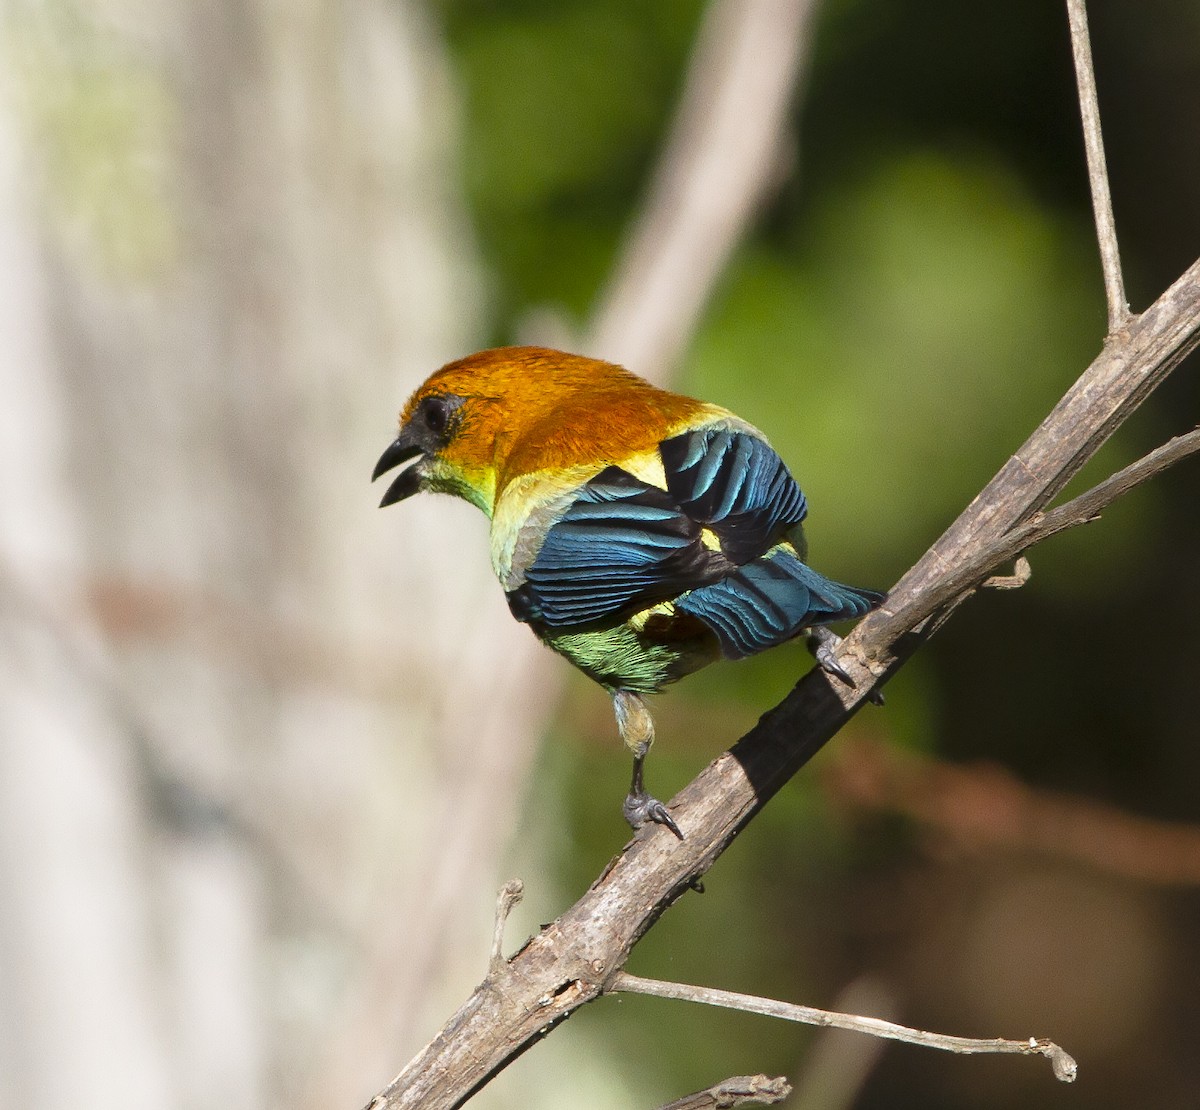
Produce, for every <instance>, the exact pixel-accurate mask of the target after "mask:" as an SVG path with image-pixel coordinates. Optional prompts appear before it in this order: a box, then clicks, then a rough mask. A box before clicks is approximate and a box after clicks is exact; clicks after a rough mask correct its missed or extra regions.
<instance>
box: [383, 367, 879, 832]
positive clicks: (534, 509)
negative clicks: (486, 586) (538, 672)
mask: <svg viewBox="0 0 1200 1110" xmlns="http://www.w3.org/2000/svg"><path fill="white" fill-rule="evenodd" d="M405 463H411V465H409V466H407V467H406V468H405V469H402V470H401V471H400V472H399V475H398V476H397V477H396V478H395V479H394V480H393V481H392V483H391V484H390V486H389V487H388V489H387V492H386V493H385V494H384V496H383V499H382V501H381V502H380V507H381V508H383V507H386V506H389V505H394V504H396V503H397V502H399V501H403V500H405V499H407V498H409V497H411V496H413V495H414V494H416V493H419V492H421V491H433V492H439V493H447V494H451V495H454V496H457V497H460V498H462V499H463V500H465V501H468V502H470V503H471V504H473V505H475V506H476V507H477V508H479V509H481V510H482V511H483V512H484V513H485V514H486V515H487V516H488V517H489V519H490V521H491V525H490V532H489V542H490V549H491V563H492V569H493V570H494V571H495V574H496V577H497V578H498V579H499V581H500V585H501V586H502V587H503V589H504V593H505V596H506V598H507V601H508V606H509V609H510V611H511V612H512V615H513V616H514V617H515V618H516V619H517V620H518V621H520V622H522V623H524V624H527V625H528V626H529V627H530V628H531V629H532V631H533V632H534V633H535V635H536V636H537V637H538V638H539V639H540V640H542V641H543V642H544V643H545V644H547V645H548V646H549V647H550V648H552V649H553V650H554V651H556V652H557V653H558V654H560V655H562V656H564V657H565V658H566V659H568V660H569V661H570V662H571V663H573V664H574V665H575V666H576V667H577V668H579V670H581V671H582V672H583V673H584V674H586V675H587V676H588V677H590V678H592V679H593V680H595V681H596V682H597V683H599V685H600V686H602V687H603V688H604V689H605V690H606V691H608V693H609V694H610V695H611V697H612V702H613V709H614V713H615V716H616V722H617V729H618V732H619V733H620V736H621V739H622V741H623V742H624V744H625V746H626V748H627V749H628V750H629V752H630V753H631V754H632V756H633V775H632V779H631V783H630V789H629V793H628V795H627V796H626V798H625V801H624V804H623V806H622V811H623V813H624V816H625V819H626V820H627V821H628V823H629V824H630V825H631V826H632V827H633V828H634V829H638V828H640V827H641V826H643V825H645V824H646V823H648V822H653V823H656V824H660V825H665V826H666V827H667V828H668V829H670V830H671V832H672V833H674V834H675V835H676V836H677V837H679V838H680V839H682V838H683V834H682V832H681V831H680V829H679V826H678V824H677V822H676V821H675V819H674V818H673V817H672V815H671V813H670V812H669V811H668V809H667V807H666V806H665V805H663V803H662V802H660V801H659V800H658V799H657V798H655V797H654V796H653V795H652V794H650V793H649V792H648V791H647V789H646V787H645V781H644V770H643V768H644V764H645V760H646V755H647V752H648V751H649V750H650V745H651V744H652V743H653V741H654V721H653V717H652V716H651V714H650V711H649V708H648V707H647V705H646V702H645V698H646V696H647V695H650V694H655V693H658V692H659V691H660V690H662V689H663V688H664V687H665V686H668V685H669V684H670V683H673V682H675V681H676V680H678V679H680V678H683V677H684V676H685V675H688V674H691V673H693V672H695V671H697V670H699V669H700V668H702V667H705V666H707V665H708V664H710V663H713V662H716V661H717V660H719V659H742V658H745V657H746V656H750V655H754V654H756V653H758V652H760V651H764V650H766V649H767V648H770V647H774V646H775V645H777V644H781V643H784V642H785V641H788V640H791V639H794V638H796V637H798V636H800V635H801V634H802V633H806V632H807V633H808V634H809V635H810V636H811V637H812V643H813V644H814V645H815V652H814V654H815V656H816V659H817V662H818V664H819V665H820V666H822V667H823V668H824V669H825V670H826V671H828V672H830V673H831V674H833V675H835V676H836V677H837V678H838V679H840V680H842V681H844V682H846V683H848V684H850V685H853V681H852V680H851V678H850V676H849V675H848V674H847V673H846V672H845V671H844V670H843V669H842V668H841V667H840V666H839V665H838V664H837V662H836V660H835V658H834V652H835V649H836V647H837V644H838V643H840V638H839V637H838V636H837V635H836V634H835V633H833V632H832V631H831V630H829V629H828V628H826V626H827V625H829V624H831V623H834V622H836V621H841V620H845V619H851V618H859V617H862V616H864V615H865V614H867V613H868V612H870V611H871V610H872V609H874V608H876V607H878V606H879V605H880V604H881V603H882V601H883V600H884V596H885V595H884V594H882V593H880V592H878V591H875V590H869V589H861V588H857V587H854V586H846V585H843V584H841V583H838V582H834V581H832V580H831V579H829V578H826V577H824V576H823V575H821V574H819V573H818V572H817V571H815V570H813V569H812V568H811V567H809V566H808V564H807V562H806V561H805V560H806V559H807V545H806V542H805V537H804V529H803V522H804V519H805V517H806V515H807V511H808V508H807V502H806V499H805V496H804V494H803V493H802V492H801V490H800V487H799V486H798V485H797V484H796V481H795V479H794V478H793V477H792V475H791V473H790V471H789V470H788V468H787V466H786V465H785V464H784V462H783V460H782V459H781V458H780V456H779V455H778V454H777V453H776V452H775V450H774V449H773V448H772V447H771V445H770V443H769V442H768V441H767V438H766V436H765V435H763V433H762V432H760V431H759V430H758V429H757V428H755V427H754V426H753V425H751V424H749V423H747V422H746V421H745V420H742V419H741V418H740V417H738V416H736V415H734V414H733V413H732V412H730V411H729V410H727V409H725V408H722V407H720V406H719V405H715V404H710V403H708V402H705V401H699V400H696V399H693V398H691V397H686V396H683V395H682V394H678V393H672V392H669V391H667V390H665V389H660V388H658V387H656V386H653V385H651V384H650V383H649V382H647V381H645V380H644V379H642V378H640V377H638V376H637V375H635V374H633V373H631V372H630V371H628V370H626V369H624V368H623V367H621V366H618V365H616V364H614V363H611V362H606V361H603V360H601V359H594V358H588V357H585V356H582V355H577V354H570V353H567V352H565V351H559V350H553V349H551V348H548V347H534V346H514V347H497V348H492V349H489V350H484V351H479V352H477V353H475V354H472V355H469V356H467V357H466V358H462V359H459V360H457V361H454V362H450V363H448V364H447V365H445V366H443V367H442V368H441V369H440V370H437V371H436V372H435V373H433V374H432V375H431V376H430V377H429V378H428V379H427V380H426V381H425V383H424V384H423V385H421V386H420V387H419V388H418V389H417V390H416V392H414V393H413V394H412V396H411V397H410V398H409V399H408V402H407V403H406V404H405V406H404V408H403V410H402V411H401V413H400V427H399V434H398V435H397V436H396V438H395V440H393V441H392V443H391V444H389V446H388V447H387V448H386V450H385V451H384V452H383V454H382V455H381V457H380V459H379V462H378V463H377V464H376V466H375V471H374V474H373V476H372V480H373V481H374V480H375V479H378V478H379V477H380V476H381V475H383V474H385V473H388V472H389V471H392V470H394V469H395V468H397V467H399V466H402V465H403V464H405Z"/></svg>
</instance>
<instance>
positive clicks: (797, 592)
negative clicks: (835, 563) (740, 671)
mask: <svg viewBox="0 0 1200 1110" xmlns="http://www.w3.org/2000/svg"><path fill="white" fill-rule="evenodd" d="M883 597H884V595H883V594H881V593H876V591H874V590H860V589H857V588H856V587H854V586H843V585H842V584H841V583H840V582H833V581H830V579H828V578H826V577H824V576H823V575H820V574H818V573H817V572H816V571H815V570H813V569H812V568H811V567H809V566H806V565H805V564H804V563H802V562H801V561H800V559H799V558H798V557H797V556H796V555H795V554H793V553H792V552H791V551H790V550H788V549H787V548H784V547H777V548H776V549H775V550H774V551H772V552H769V553H768V554H767V555H764V556H763V557H762V558H761V559H756V560H755V561H754V562H753V563H747V564H746V565H745V566H741V567H738V568H737V569H736V570H735V571H734V572H733V573H732V574H730V575H728V576H727V577H725V578H722V579H721V581H720V582H714V583H713V584H712V585H711V586H703V587H701V588H700V589H698V590H692V592H691V593H689V594H685V595H684V596H683V597H681V598H680V599H679V600H677V601H676V602H675V608H676V609H681V610H683V611H684V612H685V613H690V614H692V616H694V617H698V618H699V619H700V620H702V621H703V622H704V623H705V624H706V625H708V627H709V628H711V629H712V630H713V632H715V633H716V634H717V638H718V639H719V640H720V641H721V652H722V654H723V655H724V656H725V658H726V659H742V658H744V657H745V656H747V655H754V654H755V653H756V652H759V651H763V650H764V649H766V648H769V647H774V646H775V645H776V644H781V643H783V642H784V641H785V640H790V639H791V638H792V637H793V636H797V635H799V634H800V633H801V632H802V631H803V630H804V629H806V628H810V627H812V626H813V625H814V624H832V623H833V622H834V621H840V620H846V619H848V618H853V617H862V616H865V615H866V614H867V613H869V612H870V611H871V610H872V609H874V608H876V607H877V606H878V605H879V604H880V602H882V601H883Z"/></svg>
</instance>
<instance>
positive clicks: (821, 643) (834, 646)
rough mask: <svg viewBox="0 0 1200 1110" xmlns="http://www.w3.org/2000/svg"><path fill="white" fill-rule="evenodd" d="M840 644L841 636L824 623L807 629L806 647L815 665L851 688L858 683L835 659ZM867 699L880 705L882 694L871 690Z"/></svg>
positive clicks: (873, 703)
mask: <svg viewBox="0 0 1200 1110" xmlns="http://www.w3.org/2000/svg"><path fill="white" fill-rule="evenodd" d="M841 646H842V638H841V636H839V635H838V634H837V633H836V632H833V631H831V630H830V629H828V628H826V627H825V626H824V625H817V626H816V627H815V628H810V629H809V630H808V647H809V650H810V651H811V652H812V653H813V658H814V659H816V661H817V666H818V667H820V668H821V670H823V671H824V672H825V673H826V674H831V675H833V677H834V678H836V679H838V680H839V681H840V682H844V683H845V684H846V685H847V686H849V687H850V689H852V690H853V689H854V688H855V687H856V686H857V685H858V683H857V682H855V681H854V679H853V678H851V677H850V673H849V672H848V671H847V670H846V668H845V667H843V666H842V665H841V664H840V663H839V662H838V661H837V651H838V648H839V647H841ZM867 701H869V702H870V703H871V704H872V705H882V704H883V694H882V693H881V692H880V691H878V690H872V691H871V692H870V693H869V694H868V695H867Z"/></svg>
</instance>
